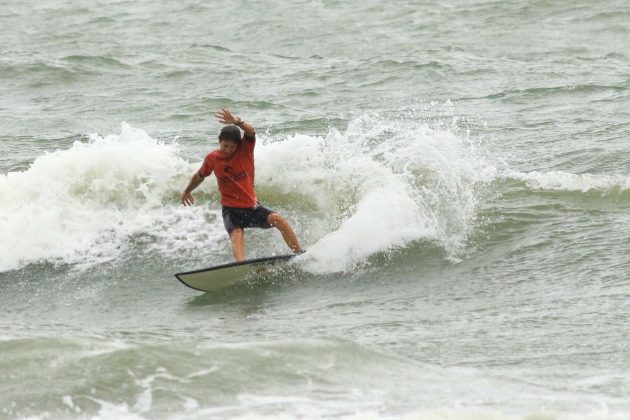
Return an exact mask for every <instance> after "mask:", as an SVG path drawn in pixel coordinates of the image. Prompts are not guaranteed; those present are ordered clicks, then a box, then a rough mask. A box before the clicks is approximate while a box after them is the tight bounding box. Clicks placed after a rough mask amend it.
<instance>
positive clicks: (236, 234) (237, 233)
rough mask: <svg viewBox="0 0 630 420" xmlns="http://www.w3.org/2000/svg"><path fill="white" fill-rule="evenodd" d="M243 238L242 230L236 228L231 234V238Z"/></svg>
mask: <svg viewBox="0 0 630 420" xmlns="http://www.w3.org/2000/svg"><path fill="white" fill-rule="evenodd" d="M241 236H243V229H241V228H234V229H233V230H232V232H230V238H238V237H241Z"/></svg>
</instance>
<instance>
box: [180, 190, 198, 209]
mask: <svg viewBox="0 0 630 420" xmlns="http://www.w3.org/2000/svg"><path fill="white" fill-rule="evenodd" d="M182 204H183V205H185V206H192V205H193V204H195V197H193V195H192V194H191V193H189V192H186V191H184V193H183V194H182Z"/></svg>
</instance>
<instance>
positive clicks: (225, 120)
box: [215, 108, 256, 137]
mask: <svg viewBox="0 0 630 420" xmlns="http://www.w3.org/2000/svg"><path fill="white" fill-rule="evenodd" d="M215 117H217V119H218V120H219V122H220V123H221V124H234V125H236V126H238V127H239V128H241V129H242V130H243V131H244V132H245V135H246V136H247V137H252V136H253V135H254V134H256V131H255V130H254V126H253V125H252V124H251V123H249V122H247V121H243V120H241V119H240V118H239V117H237V116H236V115H234V114H232V111H230V110H229V109H227V108H221V110H220V111H219V112H218V113H217V114H216V115H215Z"/></svg>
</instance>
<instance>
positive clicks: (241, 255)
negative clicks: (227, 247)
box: [230, 228, 245, 261]
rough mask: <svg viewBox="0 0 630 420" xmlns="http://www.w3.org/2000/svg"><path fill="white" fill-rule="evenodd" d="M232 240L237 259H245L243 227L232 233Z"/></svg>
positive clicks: (233, 251)
mask: <svg viewBox="0 0 630 420" xmlns="http://www.w3.org/2000/svg"><path fill="white" fill-rule="evenodd" d="M230 241H231V242H232V253H233V254H234V259H235V260H236V261H243V260H244V259H245V232H244V231H243V229H241V228H236V229H234V230H233V231H232V233H230Z"/></svg>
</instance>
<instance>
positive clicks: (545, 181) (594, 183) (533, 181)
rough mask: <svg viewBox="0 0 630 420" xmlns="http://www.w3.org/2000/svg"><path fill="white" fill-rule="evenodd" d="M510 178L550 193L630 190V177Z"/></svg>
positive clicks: (556, 175)
mask: <svg viewBox="0 0 630 420" xmlns="http://www.w3.org/2000/svg"><path fill="white" fill-rule="evenodd" d="M508 176H509V177H510V178H513V179H517V180H519V181H523V182H525V183H526V184H527V186H528V187H529V188H532V189H540V190H550V191H580V192H588V191H601V192H604V193H612V192H623V191H628V190H630V177H628V176H624V175H605V174H600V175H598V174H589V173H585V174H572V173H568V172H563V171H551V172H538V171H533V172H515V171H511V172H509V173H508Z"/></svg>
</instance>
